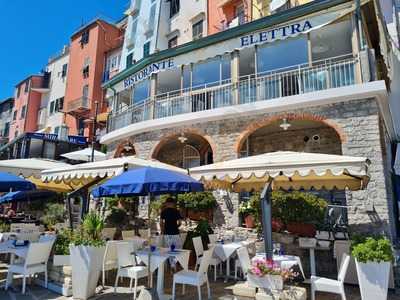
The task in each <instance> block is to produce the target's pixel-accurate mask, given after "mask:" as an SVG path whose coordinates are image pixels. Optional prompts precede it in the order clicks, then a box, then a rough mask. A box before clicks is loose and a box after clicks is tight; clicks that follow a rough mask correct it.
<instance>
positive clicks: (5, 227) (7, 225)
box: [0, 222, 10, 232]
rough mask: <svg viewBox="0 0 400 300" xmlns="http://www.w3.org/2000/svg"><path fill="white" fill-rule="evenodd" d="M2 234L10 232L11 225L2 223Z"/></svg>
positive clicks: (0, 226) (0, 230)
mask: <svg viewBox="0 0 400 300" xmlns="http://www.w3.org/2000/svg"><path fill="white" fill-rule="evenodd" d="M0 232H10V224H7V223H4V222H0Z"/></svg>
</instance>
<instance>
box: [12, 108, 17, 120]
mask: <svg viewBox="0 0 400 300" xmlns="http://www.w3.org/2000/svg"><path fill="white" fill-rule="evenodd" d="M17 114H18V111H17V110H14V114H13V121H15V120H16V119H17Z"/></svg>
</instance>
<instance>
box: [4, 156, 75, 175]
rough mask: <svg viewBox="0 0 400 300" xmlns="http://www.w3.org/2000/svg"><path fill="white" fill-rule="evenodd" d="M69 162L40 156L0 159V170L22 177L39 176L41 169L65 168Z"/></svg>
mask: <svg viewBox="0 0 400 300" xmlns="http://www.w3.org/2000/svg"><path fill="white" fill-rule="evenodd" d="M69 166H70V165H69V164H66V163H62V162H58V161H55V160H50V159H41V158H22V159H8V160H0V171H2V172H7V173H12V174H15V175H17V176H23V177H24V178H28V177H32V176H33V177H35V178H40V176H41V175H42V174H41V173H42V171H43V170H46V169H54V168H65V167H69Z"/></svg>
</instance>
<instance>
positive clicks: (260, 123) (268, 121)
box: [234, 113, 346, 155]
mask: <svg viewBox="0 0 400 300" xmlns="http://www.w3.org/2000/svg"><path fill="white" fill-rule="evenodd" d="M282 119H287V120H288V121H289V122H290V121H313V122H318V123H321V124H324V125H326V126H327V127H330V128H332V129H333V130H334V131H335V132H336V134H337V135H338V137H339V139H340V141H341V143H342V144H343V143H344V142H345V141H346V134H345V133H344V131H343V129H342V128H341V127H340V126H339V125H338V124H336V123H335V122H333V121H331V120H329V119H327V118H325V117H323V116H319V115H313V114H307V113H302V114H295V113H288V114H279V115H275V116H271V117H267V118H264V119H260V120H257V121H254V122H252V123H251V124H250V125H248V126H247V127H246V129H245V130H244V131H243V132H242V133H241V134H240V135H239V137H238V138H237V140H236V143H235V146H234V149H235V152H236V154H237V155H239V153H240V151H241V149H242V147H243V145H244V143H245V141H246V140H247V138H248V137H249V136H250V135H251V134H253V133H254V132H256V131H257V130H258V129H260V128H263V127H267V126H269V125H272V124H273V123H275V122H278V121H280V120H282Z"/></svg>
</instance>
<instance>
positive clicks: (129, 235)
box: [122, 230, 135, 240]
mask: <svg viewBox="0 0 400 300" xmlns="http://www.w3.org/2000/svg"><path fill="white" fill-rule="evenodd" d="M134 237H135V230H123V231H122V239H123V240H128V239H133V238H134Z"/></svg>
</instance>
